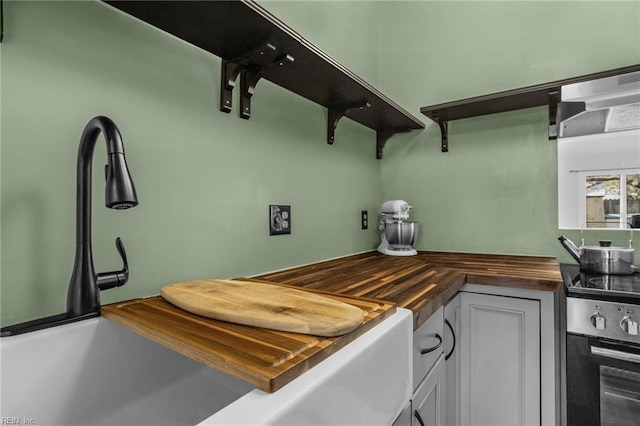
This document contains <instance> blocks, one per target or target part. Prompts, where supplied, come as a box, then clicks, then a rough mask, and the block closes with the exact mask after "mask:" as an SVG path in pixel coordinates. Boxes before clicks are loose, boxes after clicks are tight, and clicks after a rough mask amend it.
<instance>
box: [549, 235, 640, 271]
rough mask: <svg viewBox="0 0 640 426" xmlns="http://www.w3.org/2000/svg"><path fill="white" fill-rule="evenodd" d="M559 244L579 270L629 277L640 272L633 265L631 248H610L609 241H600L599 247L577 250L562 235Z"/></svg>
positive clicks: (638, 268) (586, 247)
mask: <svg viewBox="0 0 640 426" xmlns="http://www.w3.org/2000/svg"><path fill="white" fill-rule="evenodd" d="M558 240H559V241H560V244H562V246H563V247H564V248H565V249H566V250H567V251H568V252H569V254H570V255H571V256H572V257H573V258H574V259H575V260H576V261H577V262H578V263H579V264H580V269H582V270H583V271H586V272H592V273H597V274H618V275H630V274H633V273H636V272H640V267H637V266H635V265H634V264H633V263H634V255H635V253H634V249H633V247H612V246H611V242H610V241H600V245H599V246H582V247H580V248H578V247H577V246H576V245H575V244H574V242H573V241H571V240H570V239H568V238H567V237H565V236H564V235H562V236H561V237H560V238H558Z"/></svg>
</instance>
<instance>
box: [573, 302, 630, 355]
mask: <svg viewBox="0 0 640 426" xmlns="http://www.w3.org/2000/svg"><path fill="white" fill-rule="evenodd" d="M639 322H640V305H633V304H629V303H618V302H610V301H603V300H592V299H579V298H575V297H567V332H568V333H574V334H584V335H587V336H594V337H603V338H606V339H613V340H620V341H623V342H631V343H638V344H640V326H639V325H638V323H639Z"/></svg>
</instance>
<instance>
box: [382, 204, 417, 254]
mask: <svg viewBox="0 0 640 426" xmlns="http://www.w3.org/2000/svg"><path fill="white" fill-rule="evenodd" d="M410 209H411V206H410V205H409V203H407V202H406V201H403V200H390V201H385V202H384V203H383V204H382V217H381V218H380V221H379V222H378V230H380V231H382V242H381V243H380V245H379V246H378V251H379V252H380V253H383V254H387V255H389V256H415V255H416V254H418V252H417V251H416V250H415V249H414V248H413V244H414V243H415V242H416V238H417V237H418V222H411V221H408V220H407V219H409V210H410Z"/></svg>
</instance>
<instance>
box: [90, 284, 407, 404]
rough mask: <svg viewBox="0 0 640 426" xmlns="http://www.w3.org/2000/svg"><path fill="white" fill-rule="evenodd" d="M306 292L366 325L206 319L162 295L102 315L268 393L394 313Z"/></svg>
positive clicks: (387, 306) (367, 302) (381, 304)
mask: <svg viewBox="0 0 640 426" xmlns="http://www.w3.org/2000/svg"><path fill="white" fill-rule="evenodd" d="M249 280H250V281H255V282H264V280H260V279H249ZM284 287H288V286H284ZM293 288H297V287H293ZM305 291H309V292H311V293H316V294H320V295H324V296H326V297H329V298H331V299H333V300H337V301H339V302H343V303H348V304H350V305H352V306H356V307H358V308H360V309H361V310H362V311H363V312H364V319H363V321H362V324H361V325H360V326H358V327H357V328H356V329H354V330H353V331H351V332H349V333H347V334H344V335H342V336H337V337H320V336H311V335H306V334H299V333H291V332H286V331H276V330H269V329H265V328H259V327H250V326H246V325H240V324H234V323H229V322H225V321H220V320H214V319H210V318H205V317H202V316H200V315H195V314H192V313H190V312H187V311H185V310H183V309H181V308H178V307H177V306H174V305H172V304H171V303H169V302H167V301H166V300H164V299H163V298H162V297H161V296H153V297H149V298H143V299H135V300H130V301H126V302H120V303H114V304H111V305H106V306H103V307H102V316H104V317H105V318H108V319H109V320H111V321H113V322H115V323H118V324H120V325H122V326H124V327H127V328H129V329H131V330H133V331H135V332H137V333H138V334H141V335H143V336H145V337H147V338H149V339H151V340H153V341H155V342H157V343H159V344H161V345H164V346H166V347H168V348H171V349H173V350H175V351H176V352H179V353H181V354H183V355H185V356H187V357H189V358H191V359H194V360H196V361H198V362H201V363H203V364H205V365H208V366H209V367H212V368H215V369H216V370H219V371H222V372H224V373H227V374H231V375H233V376H235V377H238V378H240V379H243V380H246V381H247V382H249V383H251V384H253V385H255V386H256V387H258V388H259V389H262V390H264V391H265V392H274V391H276V390H278V389H280V388H281V387H282V386H284V385H285V384H287V383H289V382H290V381H291V380H293V379H295V378H296V377H298V376H299V375H301V374H302V373H304V372H305V371H307V370H309V369H310V368H311V367H313V366H314V365H316V364H318V363H319V362H320V361H322V360H324V359H326V358H327V357H328V356H330V355H331V354H332V353H334V352H336V351H337V350H339V349H340V348H342V347H344V346H345V345H346V344H347V343H349V342H351V341H353V340H354V339H355V338H357V337H358V336H360V335H362V334H363V333H365V332H366V331H368V330H370V329H371V328H373V327H374V326H375V325H377V324H378V323H380V322H381V321H383V320H384V319H385V318H387V317H389V316H390V315H392V314H393V313H394V312H395V304H393V303H391V302H385V301H380V300H372V299H368V298H362V297H353V296H348V295H336V294H330V293H327V292H323V291H317V290H311V289H310V290H305Z"/></svg>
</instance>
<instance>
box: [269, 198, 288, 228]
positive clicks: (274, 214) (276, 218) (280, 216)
mask: <svg viewBox="0 0 640 426" xmlns="http://www.w3.org/2000/svg"><path fill="white" fill-rule="evenodd" d="M290 233H291V206H283V205H279V204H271V205H269V235H284V234H290Z"/></svg>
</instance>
